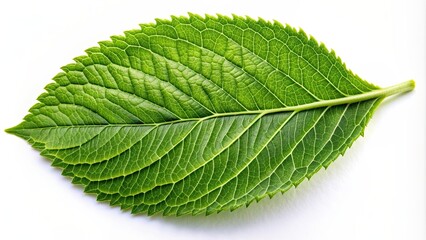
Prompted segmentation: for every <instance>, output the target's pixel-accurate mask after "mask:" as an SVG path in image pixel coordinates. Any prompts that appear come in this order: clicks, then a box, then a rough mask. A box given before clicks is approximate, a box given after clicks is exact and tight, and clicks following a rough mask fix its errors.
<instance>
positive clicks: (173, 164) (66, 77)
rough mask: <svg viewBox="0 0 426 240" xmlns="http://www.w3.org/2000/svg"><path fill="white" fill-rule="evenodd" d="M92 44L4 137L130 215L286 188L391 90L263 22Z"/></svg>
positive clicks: (165, 28)
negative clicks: (16, 141) (17, 138)
mask: <svg viewBox="0 0 426 240" xmlns="http://www.w3.org/2000/svg"><path fill="white" fill-rule="evenodd" d="M86 52H87V55H86V56H81V57H77V58H75V62H74V63H72V64H69V65H67V66H64V67H63V68H62V69H63V72H61V73H59V74H58V75H56V76H55V77H54V83H51V84H49V85H47V86H46V92H45V93H43V94H41V95H40V96H39V98H38V101H39V102H38V103H37V104H35V105H34V106H33V107H32V108H31V109H30V114H29V115H27V116H26V117H25V118H24V121H23V122H22V123H21V124H19V125H18V126H16V127H14V128H11V129H8V130H7V131H9V132H11V133H13V134H15V135H18V136H20V137H22V138H24V139H26V140H28V141H29V142H30V143H31V144H32V145H33V146H34V147H35V148H36V149H39V150H40V151H41V154H42V155H43V156H45V157H47V158H48V159H51V160H52V165H54V166H57V167H60V168H62V169H63V174H64V175H66V176H70V177H71V178H72V179H73V182H74V183H76V184H83V185H84V187H85V191H87V192H91V193H96V194H97V198H98V200H101V201H109V202H110V203H111V204H112V205H118V206H121V207H122V208H124V209H131V211H132V213H147V214H155V213H162V214H165V215H182V214H199V213H207V214H210V213H213V212H219V211H223V210H228V209H230V210H233V209H236V208H238V207H240V206H242V205H248V204H250V203H251V202H253V201H254V200H260V199H262V198H263V197H265V196H268V195H269V196H273V195H274V194H275V193H277V192H285V191H286V190H288V189H289V188H290V187H292V186H296V185H298V184H299V183H300V182H302V181H303V180H304V179H305V178H310V177H311V176H312V175H313V174H314V173H316V172H317V171H318V170H319V169H320V168H322V167H327V166H328V165H329V164H330V163H331V162H332V161H334V160H335V159H336V158H337V157H338V156H339V155H341V154H343V153H344V152H345V150H346V149H347V148H348V147H349V146H351V144H352V143H353V142H354V141H355V139H357V137H359V136H360V135H361V134H362V133H363V131H364V128H365V126H366V124H367V122H368V120H369V119H370V117H371V115H372V113H373V111H374V109H375V108H376V107H377V106H378V105H379V103H380V102H381V100H382V99H383V98H384V97H385V96H386V95H389V94H390V93H389V91H382V89H380V88H379V87H377V86H375V85H373V84H370V83H368V82H366V81H364V80H362V79H361V78H359V77H358V76H356V75H355V74H353V73H352V72H351V71H349V70H348V69H347V68H346V67H345V65H344V64H343V63H342V61H341V60H340V59H339V58H338V57H336V55H335V54H334V52H330V51H329V50H328V49H327V48H326V47H325V46H324V45H322V44H318V43H317V42H316V40H315V39H313V38H312V37H309V36H307V35H306V34H305V33H304V32H303V31H302V30H299V31H298V30H296V29H294V28H291V27H290V26H283V25H281V24H280V23H278V22H274V23H270V22H266V21H264V20H262V19H259V20H253V19H251V18H242V17H238V16H234V17H232V18H230V17H225V16H215V17H213V16H206V17H200V16H198V15H192V14H190V16H189V17H172V19H171V20H157V21H156V23H155V24H144V25H141V28H140V29H137V30H131V31H126V32H125V34H124V36H114V37H112V38H111V41H103V42H100V43H99V46H98V47H93V48H90V49H87V50H86ZM411 85H412V86H411ZM411 85H410V86H411V88H412V87H413V84H411ZM388 93H389V94H388Z"/></svg>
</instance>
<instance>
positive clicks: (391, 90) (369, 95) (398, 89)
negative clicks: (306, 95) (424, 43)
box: [6, 80, 415, 133]
mask: <svg viewBox="0 0 426 240" xmlns="http://www.w3.org/2000/svg"><path fill="white" fill-rule="evenodd" d="M414 86H415V83H414V81H413V80H409V81H406V82H403V83H399V84H396V85H393V86H390V87H387V88H381V89H377V90H372V91H370V92H365V93H361V94H356V95H352V96H347V97H342V98H336V99H330V100H320V101H317V102H312V103H306V104H302V105H297V106H288V107H282V108H273V109H262V110H249V111H241V112H227V113H215V114H212V115H209V116H206V117H202V118H187V119H178V120H173V121H167V122H160V123H137V124H134V123H119V124H94V125H90V124H87V125H69V126H66V125H65V126H64V125H62V126H50V127H40V128H10V129H7V130H6V131H7V132H11V133H12V132H15V131H19V130H21V129H28V130H30V129H50V128H60V127H69V128H72V127H85V128H87V127H99V126H103V127H104V126H114V127H139V126H141V125H144V126H160V125H166V124H175V123H180V122H188V121H200V122H201V121H205V120H208V119H211V118H219V117H231V116H240V115H253V114H256V115H257V114H260V115H262V116H264V115H267V114H273V113H280V112H292V111H295V112H300V111H306V110H310V109H314V108H321V107H331V106H336V105H343V104H351V103H356V102H362V101H366V100H370V99H374V98H385V97H387V96H390V95H394V94H398V93H404V92H408V91H411V90H413V89H414Z"/></svg>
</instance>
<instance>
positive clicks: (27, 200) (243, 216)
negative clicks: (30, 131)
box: [0, 0, 426, 240]
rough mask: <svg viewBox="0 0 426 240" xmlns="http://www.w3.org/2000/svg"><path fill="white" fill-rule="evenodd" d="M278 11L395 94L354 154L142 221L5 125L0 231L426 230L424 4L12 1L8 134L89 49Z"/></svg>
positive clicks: (271, 233)
mask: <svg viewBox="0 0 426 240" xmlns="http://www.w3.org/2000/svg"><path fill="white" fill-rule="evenodd" d="M187 12H193V13H198V14H204V13H209V14H215V13H221V14H225V15H229V14H231V13H235V14H238V15H249V16H251V17H253V18H256V17H258V16H261V17H262V18H265V19H267V20H273V19H275V20H278V21H280V22H282V23H288V24H290V25H292V26H294V27H302V28H303V29H304V30H305V31H306V32H307V33H309V34H311V35H313V36H315V38H316V39H317V40H318V41H321V42H324V43H325V44H326V46H327V47H329V48H333V49H334V50H335V51H336V52H337V54H338V55H339V56H340V57H341V58H342V59H343V61H345V62H346V63H347V66H348V67H349V68H350V69H352V70H353V71H354V72H355V73H357V74H358V75H360V76H361V77H362V78H364V79H366V80H368V81H371V82H373V83H375V84H377V85H379V86H383V87H385V86H389V85H393V84H396V83H399V82H402V81H405V80H408V79H415V80H416V83H417V86H416V89H415V90H414V91H413V92H411V93H409V94H404V95H401V96H397V97H394V98H390V99H388V100H387V101H386V102H385V103H384V104H382V105H381V107H380V108H379V109H378V110H377V112H376V114H375V115H374V117H373V119H372V120H371V122H370V124H369V126H368V127H367V129H366V132H365V138H360V139H358V140H357V141H356V142H355V144H354V146H353V147H352V148H351V149H349V150H348V152H347V153H346V155H345V156H344V157H340V158H339V159H338V160H337V161H336V162H335V163H334V164H332V165H331V166H330V167H329V168H328V170H326V171H324V170H321V171H320V172H319V173H317V174H316V175H315V176H314V177H313V178H312V179H311V180H310V181H309V182H308V181H306V182H304V183H302V184H301V185H300V186H299V187H298V188H297V189H291V190H290V191H289V192H287V193H286V194H285V195H283V196H281V195H277V196H276V197H274V198H273V199H272V200H270V199H265V200H262V201H261V202H260V203H257V204H253V205H251V206H250V207H249V208H247V209H239V210H237V211H235V212H233V213H229V212H225V213H220V214H215V215H212V216H208V217H205V216H195V217H192V216H184V217H179V218H176V217H161V216H155V217H146V216H131V215H130V214H129V213H128V212H122V211H120V209H119V208H115V207H114V208H111V207H109V206H108V205H107V204H104V203H97V202H96V201H95V198H94V197H93V196H91V195H87V194H84V193H83V191H82V189H81V188H80V187H76V186H73V185H72V184H71V183H70V181H69V179H67V178H65V177H63V176H61V175H60V171H59V170H57V169H54V168H52V167H50V165H49V162H48V161H47V160H45V159H43V158H42V157H40V156H39V154H38V152H36V151H35V150H33V149H32V148H31V147H30V146H29V144H27V143H26V142H24V141H23V140H21V139H19V138H17V137H14V136H12V135H8V134H6V133H4V132H3V131H2V132H1V133H0V154H1V155H0V156H1V161H0V164H1V166H0V208H1V211H0V239H89V238H90V239H266V238H268V239H278V238H279V239H292V240H298V239H426V164H425V162H426V154H425V153H426V150H425V147H426V142H425V137H426V130H425V123H426V122H425V117H426V106H425V105H426V104H425V103H426V100H425V90H426V86H425V83H426V82H425V81H426V47H425V46H426V17H425V16H426V4H425V1H420V0H418V1H414V0H401V1H396V0H394V1H389V0H378V1H371V0H357V1H331V0H329V1H326V0H322V1H318V0H312V1H308V0H301V1H270V0H255V1H252V0H250V1H248V0H242V1H235V0H233V1H231V0H225V1H224V0H211V1H209V0H178V1H177V0H169V1H166V0H155V1H150V2H144V1H127V0H116V1H94V0H92V1H84V0H74V1H69V2H65V1H47V0H38V1H4V2H2V3H1V4H0V31H1V32H0V49H1V50H0V70H1V72H0V82H1V87H0V109H1V110H0V111H1V117H0V129H1V130H3V129H5V128H7V127H11V126H14V125H16V124H18V123H19V122H20V121H21V119H22V118H23V116H24V115H25V114H26V113H27V111H28V109H29V108H30V107H31V106H32V105H33V104H34V103H35V102H36V101H35V99H36V98H37V96H38V95H39V94H41V93H42V92H43V87H44V86H45V85H46V84H48V83H49V82H50V79H51V78H52V77H53V76H54V75H55V74H56V73H57V72H59V67H61V66H63V65H65V64H67V63H69V62H71V59H72V58H73V57H76V56H79V55H82V54H84V52H83V50H84V49H86V48H88V47H91V46H93V45H95V44H96V42H97V41H100V40H105V39H107V38H108V37H109V36H110V35H118V34H121V33H122V32H123V31H124V30H128V29H133V28H138V23H149V22H153V21H154V19H155V18H168V17H169V16H170V15H186V13H187Z"/></svg>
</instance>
